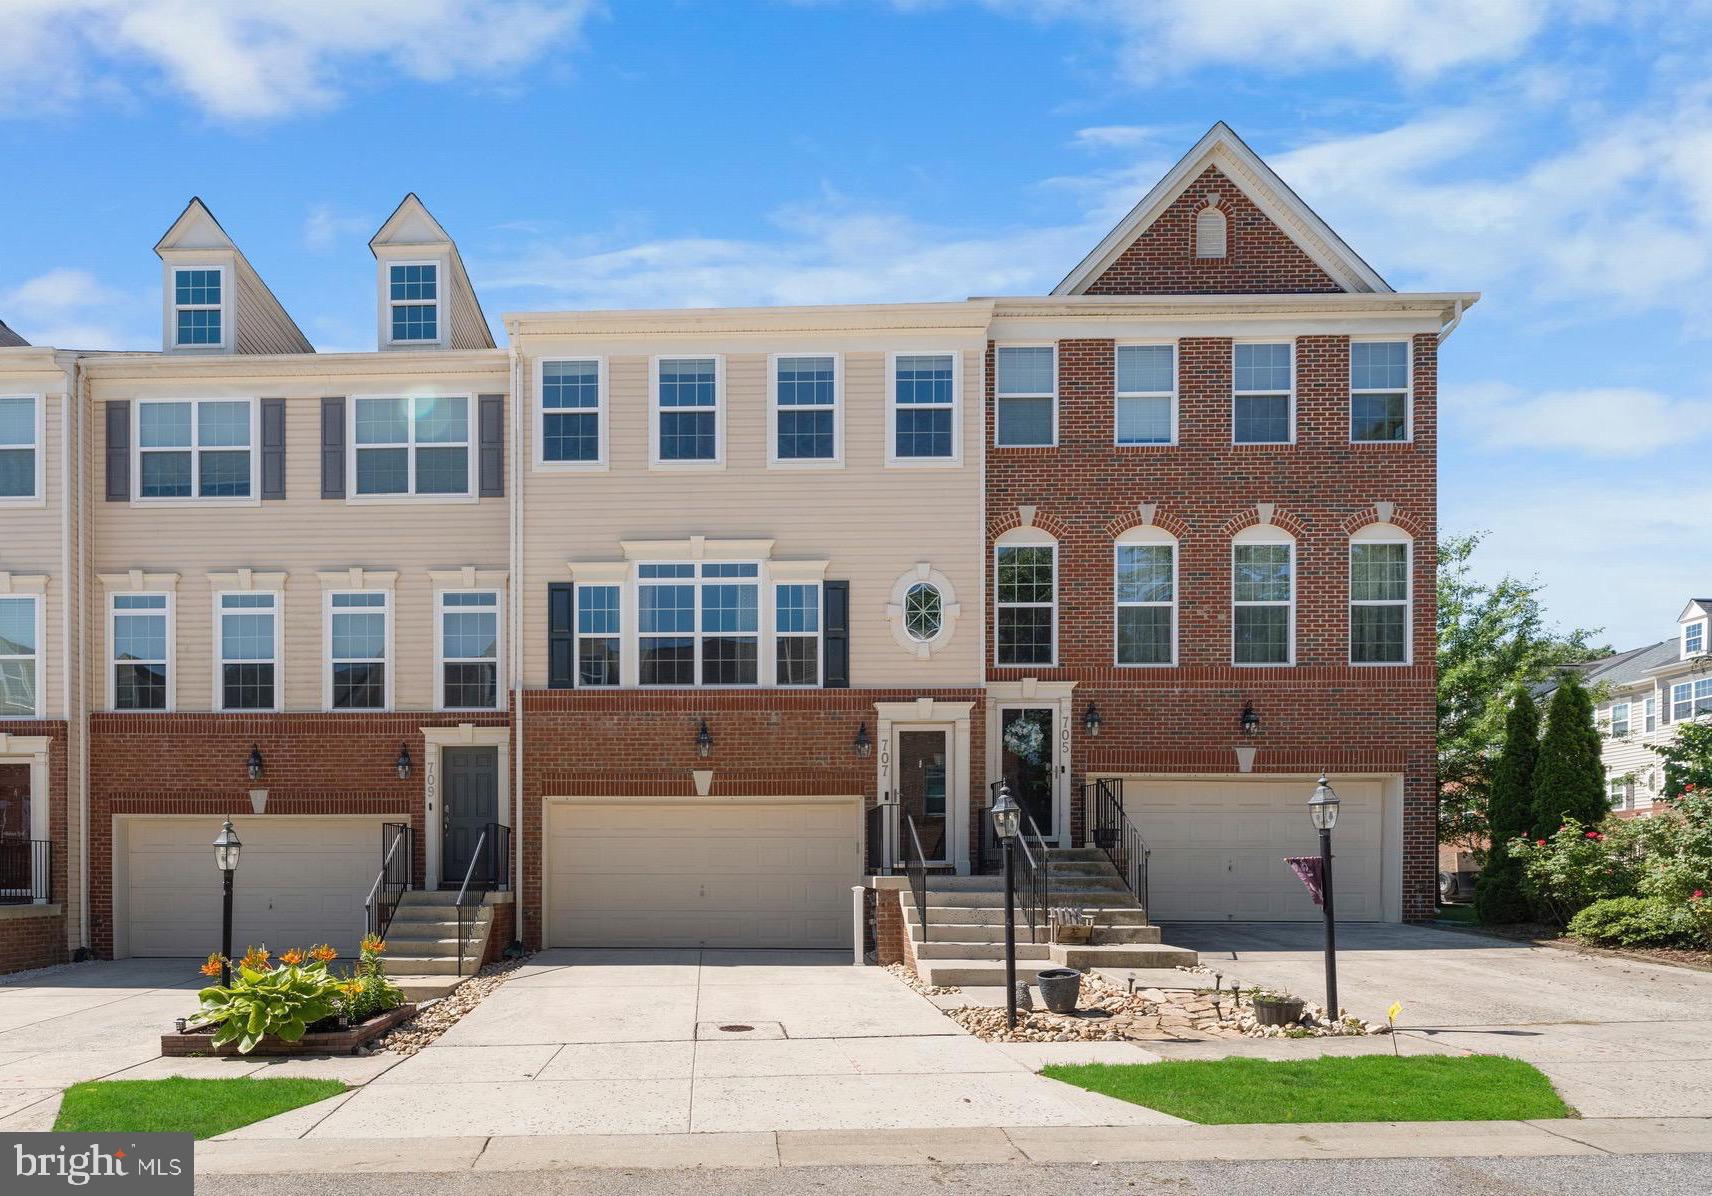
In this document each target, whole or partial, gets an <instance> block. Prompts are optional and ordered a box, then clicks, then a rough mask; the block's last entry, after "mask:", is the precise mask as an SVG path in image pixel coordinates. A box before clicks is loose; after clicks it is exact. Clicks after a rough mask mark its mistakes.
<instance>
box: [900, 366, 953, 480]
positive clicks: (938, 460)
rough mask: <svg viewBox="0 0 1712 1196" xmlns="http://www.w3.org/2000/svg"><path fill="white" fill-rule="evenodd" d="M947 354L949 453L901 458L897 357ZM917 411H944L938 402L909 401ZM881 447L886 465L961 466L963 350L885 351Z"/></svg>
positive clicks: (931, 467)
mask: <svg viewBox="0 0 1712 1196" xmlns="http://www.w3.org/2000/svg"><path fill="white" fill-rule="evenodd" d="M900 357H948V358H950V359H951V403H950V410H951V455H950V456H949V457H900V456H898V455H897V448H898V437H897V431H898V412H899V411H900V410H901V408H900V407H899V406H898V358H900ZM910 406H911V407H912V408H915V409H917V410H921V409H926V410H944V407H942V406H941V405H939V404H926V403H921V404H910ZM881 435H882V436H884V437H885V444H884V445H883V446H882V448H883V450H884V452H885V454H886V457H885V460H886V465H887V467H889V468H890V467H896V468H898V469H960V468H962V465H963V353H962V351H961V350H958V349H930V348H921V349H903V350H898V349H894V350H888V351H887V353H886V426H885V427H884V428H883V429H882V430H881Z"/></svg>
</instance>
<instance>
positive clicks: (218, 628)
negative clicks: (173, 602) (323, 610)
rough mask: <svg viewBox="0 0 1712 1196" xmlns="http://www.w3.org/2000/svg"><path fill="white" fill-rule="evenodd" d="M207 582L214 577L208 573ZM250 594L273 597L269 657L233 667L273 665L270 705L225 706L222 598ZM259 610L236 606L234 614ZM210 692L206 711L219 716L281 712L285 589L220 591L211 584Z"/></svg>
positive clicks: (223, 607) (246, 661) (264, 588)
mask: <svg viewBox="0 0 1712 1196" xmlns="http://www.w3.org/2000/svg"><path fill="white" fill-rule="evenodd" d="M209 577H210V580H211V581H212V580H214V579H215V578H216V577H217V575H215V574H210V575H209ZM252 594H268V595H271V596H272V598H273V605H272V608H271V611H272V614H273V636H272V639H273V656H272V658H271V659H269V660H265V661H262V660H240V661H234V662H233V663H234V664H271V665H273V704H272V705H269V706H234V707H231V708H228V707H227V706H226V686H225V667H224V666H225V664H226V654H225V646H224V643H223V640H224V638H225V637H224V636H223V635H222V634H221V632H222V630H223V626H224V623H225V620H224V618H223V617H222V616H223V615H224V613H225V601H224V600H225V599H226V597H227V596H228V595H230V596H232V597H238V596H240V595H244V596H248V595H252ZM263 609H264V608H262V607H259V606H258V607H240V608H238V609H237V610H236V611H235V612H234V613H249V614H254V613H257V612H259V611H261V610H263ZM213 680H214V692H213V695H212V696H213V701H211V702H210V703H209V708H210V709H212V710H214V711H215V712H216V713H219V714H269V713H277V712H279V711H281V710H284V709H285V587H284V586H283V585H281V586H279V587H278V588H273V589H270V588H267V587H263V586H254V587H250V588H240V589H229V588H222V587H221V586H220V585H219V584H218V582H215V585H214V678H213Z"/></svg>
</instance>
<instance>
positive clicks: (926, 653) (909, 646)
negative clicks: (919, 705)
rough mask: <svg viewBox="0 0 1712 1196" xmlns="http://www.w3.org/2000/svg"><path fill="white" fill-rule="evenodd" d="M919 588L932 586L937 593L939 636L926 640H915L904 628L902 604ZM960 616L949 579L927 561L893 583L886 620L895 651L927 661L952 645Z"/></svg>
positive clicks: (918, 563)
mask: <svg viewBox="0 0 1712 1196" xmlns="http://www.w3.org/2000/svg"><path fill="white" fill-rule="evenodd" d="M918 585H926V586H931V587H932V588H933V589H935V590H938V591H939V634H938V635H935V636H934V637H933V638H932V639H928V640H918V639H916V638H915V637H914V636H912V635H910V633H909V630H908V627H907V626H906V622H907V621H906V619H905V615H906V613H907V612H906V611H905V609H904V604H905V602H906V601H907V599H908V597H909V592H910V591H911V590H913V589H914V588H915V587H916V586H918ZM962 613H963V607H962V605H961V604H960V603H959V602H958V601H957V590H956V588H955V587H954V586H953V585H952V584H951V579H950V578H949V577H947V576H945V574H944V573H941V572H940V571H939V570H938V569H935V568H934V567H933V566H932V565H930V564H929V563H928V562H926V561H917V562H916V564H915V567H914V568H912V569H910V570H909V571H908V572H907V573H904V574H902V575H901V576H899V577H898V579H897V580H896V581H894V582H893V583H892V591H891V595H890V598H889V601H887V603H886V618H887V619H888V620H889V621H890V622H891V625H892V638H893V639H894V640H896V641H897V644H898V647H900V648H902V649H903V650H904V651H905V652H908V653H909V654H910V655H911V656H914V657H916V658H918V659H921V660H926V659H927V658H928V657H930V656H932V655H933V654H934V653H935V652H937V651H939V650H940V649H941V648H943V647H945V645H946V644H948V643H950V642H951V636H952V634H953V633H954V632H955V631H956V630H957V618H958V616H959V615H961V614H962Z"/></svg>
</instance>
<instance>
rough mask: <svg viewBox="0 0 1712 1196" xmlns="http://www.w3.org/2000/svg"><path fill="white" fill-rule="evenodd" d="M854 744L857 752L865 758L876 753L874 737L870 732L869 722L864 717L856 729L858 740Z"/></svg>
mask: <svg viewBox="0 0 1712 1196" xmlns="http://www.w3.org/2000/svg"><path fill="white" fill-rule="evenodd" d="M852 746H853V747H855V749H856V754H857V755H858V756H860V757H862V759H864V760H866V759H867V758H868V757H869V756H871V755H873V754H874V738H873V736H871V735H869V734H868V723H867V720H866V719H864V720H863V722H862V725H861V726H860V727H858V728H857V729H856V742H855V743H854V744H853V745H852Z"/></svg>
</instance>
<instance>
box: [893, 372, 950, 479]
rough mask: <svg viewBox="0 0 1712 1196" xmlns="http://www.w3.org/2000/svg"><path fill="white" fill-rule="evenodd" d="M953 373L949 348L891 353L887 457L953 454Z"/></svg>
mask: <svg viewBox="0 0 1712 1196" xmlns="http://www.w3.org/2000/svg"><path fill="white" fill-rule="evenodd" d="M956 375H957V367H956V359H955V357H954V356H953V355H952V354H950V353H900V354H898V355H897V356H895V357H893V358H892V395H891V398H892V403H891V417H892V428H891V452H890V453H889V454H888V457H889V459H890V460H892V461H893V462H917V461H952V460H955V459H956V457H957V426H956V425H957V377H956Z"/></svg>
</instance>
